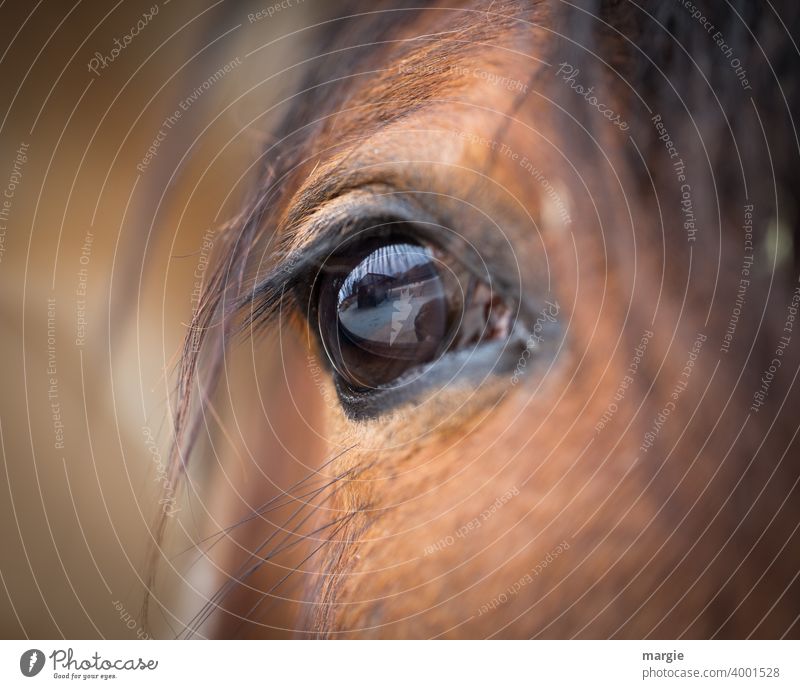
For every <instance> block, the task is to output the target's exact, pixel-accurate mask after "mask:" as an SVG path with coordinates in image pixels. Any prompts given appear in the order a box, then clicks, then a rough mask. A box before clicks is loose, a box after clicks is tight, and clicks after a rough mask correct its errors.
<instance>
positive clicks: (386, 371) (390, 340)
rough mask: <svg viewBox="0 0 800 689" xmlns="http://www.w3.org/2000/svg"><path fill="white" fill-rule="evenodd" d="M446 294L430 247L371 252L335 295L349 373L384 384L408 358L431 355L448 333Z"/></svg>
mask: <svg viewBox="0 0 800 689" xmlns="http://www.w3.org/2000/svg"><path fill="white" fill-rule="evenodd" d="M447 296H448V295H447V293H446V290H445V284H444V281H443V279H442V277H441V276H440V274H439V270H438V269H437V266H436V261H435V259H434V257H433V254H432V253H431V251H430V250H429V249H427V248H426V247H422V246H417V245H414V244H408V243H402V244H390V245H388V246H382V247H379V248H377V249H375V250H374V251H373V252H372V253H370V254H369V255H368V256H367V257H366V258H364V259H363V260H362V261H361V262H360V263H359V264H358V265H357V266H356V267H355V268H354V269H353V270H352V271H351V272H350V274H349V275H348V276H347V277H346V278H345V280H344V282H343V284H342V286H341V288H340V289H339V291H338V295H337V300H336V315H337V318H338V325H339V334H340V343H339V344H340V347H341V351H342V354H343V363H344V365H345V366H346V368H347V370H348V373H349V374H350V376H351V377H352V378H354V379H356V380H358V381H359V382H360V383H361V384H362V385H367V384H369V385H375V384H380V383H384V382H387V381H389V380H392V379H393V378H396V377H397V376H398V375H399V374H400V373H402V370H403V369H405V368H407V367H408V365H409V362H412V363H423V362H427V361H430V360H431V359H433V358H434V357H435V356H436V354H438V353H439V349H440V348H441V347H442V346H443V345H444V343H445V337H446V335H447V330H448V299H447ZM365 374H366V375H365ZM365 379H366V380H365Z"/></svg>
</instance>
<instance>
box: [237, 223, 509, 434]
mask: <svg viewBox="0 0 800 689" xmlns="http://www.w3.org/2000/svg"><path fill="white" fill-rule="evenodd" d="M434 234H435V235H436V238H435V239H434V238H433V235H434ZM358 237H362V238H365V239H369V240H371V241H373V242H379V241H380V240H383V241H384V242H388V241H389V240H390V239H396V238H399V237H405V238H410V239H411V240H412V241H415V242H422V243H423V244H424V245H428V246H432V247H436V248H438V250H440V251H442V252H444V253H445V254H446V255H447V256H449V257H450V258H453V259H454V260H456V261H458V263H459V264H460V265H461V268H462V269H463V270H464V271H466V272H468V273H470V274H471V275H472V276H473V278H474V279H475V280H478V281H479V282H480V281H483V282H485V284H486V285H488V287H489V290H490V292H489V293H490V295H497V296H498V297H499V298H500V299H501V300H504V301H501V302H500V303H501V304H502V305H503V307H504V308H507V309H508V310H509V311H510V314H511V315H510V319H511V323H512V325H513V327H512V330H513V334H514V335H518V334H519V333H518V332H517V329H516V328H517V326H516V321H517V317H518V316H519V314H520V305H519V300H518V299H515V298H513V297H512V296H511V295H512V294H513V292H512V290H511V289H509V287H508V285H504V284H502V283H500V282H499V281H498V280H497V279H496V278H495V276H494V275H492V271H490V269H489V267H488V266H487V265H486V264H485V263H484V262H483V261H482V257H481V256H480V254H479V253H478V252H477V250H476V249H475V248H474V247H471V246H470V245H469V244H468V242H466V240H464V239H463V238H461V239H460V248H461V250H460V251H458V252H457V253H458V254H459V255H458V256H457V257H456V256H455V255H454V254H455V253H456V252H455V251H454V245H455V244H456V241H457V239H456V236H455V235H453V236H448V232H447V230H446V229H445V228H443V227H442V226H440V225H433V223H430V224H427V225H426V224H424V223H414V222H408V221H406V220H404V219H402V218H394V217H385V216H377V217H373V218H371V219H368V220H362V221H361V222H357V223H356V222H353V221H346V222H345V223H342V224H341V225H340V226H338V227H337V226H332V227H329V228H326V230H325V232H324V234H322V235H320V238H319V240H318V241H316V242H314V243H312V244H311V245H309V246H308V247H307V248H306V249H304V250H302V251H301V252H296V253H288V254H285V255H284V256H283V258H282V259H281V260H279V261H278V263H277V264H276V265H275V266H274V268H273V269H272V270H271V271H270V272H269V273H268V274H267V275H266V277H265V278H264V279H262V280H260V281H259V282H258V283H257V284H256V285H255V286H254V288H253V290H252V291H251V293H250V294H249V295H247V297H246V298H245V299H244V300H243V303H242V304H241V305H240V308H243V309H246V315H245V318H244V321H243V325H242V329H243V330H244V329H246V330H249V331H250V332H251V333H253V334H257V333H258V332H259V331H263V330H264V329H265V328H266V327H267V326H268V325H270V324H274V323H275V322H276V321H277V320H278V319H282V320H284V319H286V320H289V319H291V318H292V317H298V316H300V317H303V318H305V320H306V321H307V322H308V323H309V325H310V327H311V332H312V334H313V335H315V339H316V340H317V345H318V346H319V347H320V349H322V350H326V348H325V347H324V333H323V330H322V328H323V326H322V324H318V318H317V315H318V311H317V309H318V303H317V300H318V299H319V288H320V275H321V274H322V272H323V271H324V270H325V266H326V264H327V262H328V261H330V260H331V258H332V257H336V256H337V254H338V255H339V256H341V255H342V254H343V252H342V251H341V248H342V247H343V246H348V247H351V248H352V247H353V246H357V244H356V242H357V238H358ZM442 240H444V241H442ZM494 298H495V297H494V296H492V300H494ZM423 303H424V302H423ZM359 308H360V307H359ZM478 308H480V304H478ZM494 308H495V306H494V301H492V305H491V306H490V311H489V313H490V314H491V309H494ZM464 313H466V312H463V313H462V317H463V315H464ZM417 315H419V311H418V312H417ZM340 323H341V321H338V320H337V326H338V325H339V324H340ZM487 324H488V320H487ZM414 327H416V323H415V326H414ZM417 337H419V336H417ZM502 337H503V338H505V339H504V340H502V341H500V340H499V339H495V338H494V337H492V338H490V339H489V340H487V341H483V340H482V339H481V337H478V339H477V340H476V341H475V342H472V343H469V342H468V343H466V344H463V345H462V346H461V347H460V348H456V349H455V350H453V351H452V352H451V351H450V350H449V349H448V348H443V349H441V350H440V353H439V354H437V355H436V357H435V358H433V359H431V360H430V361H429V363H427V364H424V365H419V366H417V364H414V366H415V367H416V368H414V367H412V370H417V369H419V370H418V378H423V376H422V374H423V373H424V374H425V375H424V380H422V381H420V382H419V385H417V387H414V386H413V385H408V384H407V381H403V385H402V386H400V387H402V388H403V389H402V390H389V389H385V388H384V387H382V386H379V387H377V388H375V387H370V388H369V389H356V388H353V386H352V385H350V384H349V383H347V381H346V379H345V376H343V375H341V371H338V370H337V368H336V365H335V363H334V362H333V361H332V360H330V356H329V352H327V351H325V354H326V355H324V356H322V357H321V358H322V359H323V361H324V363H325V365H326V367H327V368H328V370H329V371H330V372H331V375H332V376H333V380H334V384H335V387H336V389H337V392H338V394H339V399H340V402H341V403H342V407H343V410H344V411H345V414H346V415H347V416H349V417H350V418H352V419H369V418H375V417H376V416H379V415H380V414H381V413H383V412H384V411H386V410H387V409H389V408H391V407H393V406H395V405H397V404H399V403H401V402H403V401H404V400H408V399H410V397H411V396H413V395H419V394H420V390H421V389H422V388H423V387H424V386H425V385H426V384H427V385H428V386H430V385H433V384H437V383H441V384H442V385H446V384H449V383H450V382H452V380H454V379H457V380H462V379H464V380H465V379H466V378H468V377H469V376H468V375H467V374H469V372H470V371H473V370H475V372H476V373H478V375H479V376H480V380H483V379H484V378H485V376H486V375H487V374H488V373H489V372H491V371H494V370H495V369H497V368H498V367H499V368H503V369H504V370H505V369H507V368H508V367H509V362H508V356H507V352H506V349H507V348H508V345H510V343H511V340H512V332H511V330H509V331H508V332H506V333H505V334H504V335H503V336H502ZM517 339H519V338H517ZM500 344H502V348H497V347H494V353H491V352H489V353H488V355H487V352H483V356H482V355H481V354H479V353H478V352H479V351H480V350H486V349H488V348H489V347H490V345H500ZM457 355H462V356H457ZM516 357H517V355H516V354H515V355H514V360H515V361H516ZM501 359H502V360H503V361H502V366H501ZM448 360H451V361H449V364H451V366H450V368H448V366H447V365H446V364H447V363H448ZM431 371H433V373H431ZM397 380H398V381H400V380H401V378H398V379H397ZM412 382H415V381H412Z"/></svg>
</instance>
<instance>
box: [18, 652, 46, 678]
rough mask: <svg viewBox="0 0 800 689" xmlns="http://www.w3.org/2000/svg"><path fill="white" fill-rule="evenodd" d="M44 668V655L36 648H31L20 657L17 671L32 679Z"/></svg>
mask: <svg viewBox="0 0 800 689" xmlns="http://www.w3.org/2000/svg"><path fill="white" fill-rule="evenodd" d="M43 667H44V653H42V652H41V651H40V650H39V649H38V648H32V649H31V650H30V651H25V653H23V654H22V656H20V659H19V669H20V671H21V672H22V674H23V675H25V676H26V677H34V676H35V675H38V674H39V673H40V672H41V671H42V668H43Z"/></svg>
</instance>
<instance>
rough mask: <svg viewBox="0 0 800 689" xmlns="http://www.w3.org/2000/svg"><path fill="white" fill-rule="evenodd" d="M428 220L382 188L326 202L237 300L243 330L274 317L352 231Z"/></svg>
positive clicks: (291, 233)
mask: <svg viewBox="0 0 800 689" xmlns="http://www.w3.org/2000/svg"><path fill="white" fill-rule="evenodd" d="M425 215H427V214H425V213H424V211H422V209H420V208H417V207H416V206H415V205H414V204H412V203H410V202H409V201H408V199H406V198H404V197H402V196H401V195H400V194H398V193H397V192H396V191H394V190H389V189H388V188H387V187H385V186H384V185H381V186H380V188H376V187H372V188H370V187H367V188H362V189H357V190H351V191H349V192H347V193H346V194H343V195H341V196H339V197H336V198H334V199H331V200H330V201H328V202H327V203H325V204H324V205H323V206H322V207H321V208H319V209H317V210H316V211H314V212H313V213H312V214H310V215H309V216H307V217H306V218H305V219H304V220H302V221H300V222H299V223H297V224H296V226H295V229H293V230H289V231H288V232H286V233H284V236H287V237H288V238H287V239H285V240H284V242H283V243H284V244H285V245H286V248H284V249H281V250H278V251H276V252H274V253H273V254H272V256H271V260H269V261H268V263H270V264H271V267H270V268H269V269H268V270H267V273H266V275H264V276H263V277H257V278H256V280H255V282H254V283H253V287H252V289H250V290H249V291H248V293H247V294H246V295H244V297H242V298H241V300H240V301H239V303H238V304H237V307H236V310H237V311H238V312H240V313H242V312H245V310H246V309H247V308H248V307H249V313H246V315H245V319H244V323H243V326H242V327H243V328H246V327H248V326H252V325H255V324H256V323H257V322H258V321H261V320H262V319H269V318H271V317H272V316H273V315H275V314H274V313H273V311H274V310H275V308H276V307H277V306H278V305H279V304H280V302H281V301H282V300H283V296H284V295H285V294H287V293H290V292H291V291H292V290H293V289H294V288H295V287H296V286H297V285H298V283H299V282H300V281H301V280H302V278H303V277H304V276H305V275H306V274H307V273H308V272H309V270H310V269H312V268H313V266H314V265H315V263H316V264H317V265H321V261H323V260H324V259H325V258H326V257H327V256H328V255H329V254H330V253H331V251H332V250H333V249H335V247H336V246H337V245H338V244H339V243H341V242H342V240H344V239H347V238H348V236H349V235H350V234H351V231H352V228H358V227H360V226H363V224H364V223H368V222H369V220H370V219H372V220H375V221H377V220H378V219H380V218H393V219H394V220H396V221H400V222H407V223H409V224H413V223H415V222H420V221H421V217H422V216H425Z"/></svg>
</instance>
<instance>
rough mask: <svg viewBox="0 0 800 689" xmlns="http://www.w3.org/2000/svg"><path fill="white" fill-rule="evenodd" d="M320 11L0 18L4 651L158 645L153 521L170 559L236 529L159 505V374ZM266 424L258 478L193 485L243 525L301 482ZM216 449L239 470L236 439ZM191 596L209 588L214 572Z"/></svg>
mask: <svg viewBox="0 0 800 689" xmlns="http://www.w3.org/2000/svg"><path fill="white" fill-rule="evenodd" d="M321 13H322V10H321V5H320V3H319V2H314V1H312V0H305V1H303V0H282V1H281V2H277V3H274V4H272V3H264V2H262V3H260V4H259V3H255V2H244V1H233V0H225V1H224V2H221V1H216V2H212V1H208V0H205V1H201V2H191V3H190V2H183V1H182V0H148V1H145V2H137V1H135V0H134V1H130V0H125V1H120V2H117V3H116V4H114V3H113V2H100V1H89V2H86V1H84V2H75V3H62V2H56V1H55V0H44V1H42V2H37V3H29V2H24V1H22V0H16V1H13V0H12V1H11V2H5V3H3V4H2V5H1V6H0V34H2V40H0V46H2V51H3V52H2V57H1V58H0V83H2V84H3V89H4V95H5V97H4V98H3V99H2V102H3V106H2V111H3V112H2V119H1V120H0V132H2V133H1V134H0V136H1V137H2V138H1V141H0V147H1V148H2V157H0V160H1V161H2V165H0V187H1V188H2V189H1V190H0V194H2V199H0V287H1V289H0V318H1V319H2V330H0V349H1V350H2V361H3V374H2V395H1V396H0V450H1V451H2V458H3V469H2V472H0V476H2V478H0V482H2V484H3V486H2V489H0V529H2V534H1V535H0V538H2V544H3V554H2V561H1V563H0V582H1V583H2V586H0V634H2V636H3V637H5V638H14V637H34V638H37V637H38V638H60V637H67V638H79V637H80V638H83V637H86V638H97V637H109V638H136V637H137V636H138V637H140V638H143V637H145V636H147V635H149V634H151V633H154V634H158V635H166V636H170V635H172V634H173V633H174V632H176V631H177V629H176V626H177V627H178V628H179V623H178V621H177V619H176V618H173V619H169V615H166V616H164V615H162V618H163V619H162V623H163V624H162V625H161V627H160V628H159V623H158V622H155V623H154V627H155V631H153V629H150V628H149V627H147V625H146V624H145V623H144V620H143V619H142V617H141V613H140V610H141V604H142V593H143V590H144V585H145V581H146V576H147V572H146V563H147V552H148V551H147V549H148V546H149V543H150V542H151V540H152V539H151V538H150V529H151V528H152V525H153V520H154V517H155V516H156V515H157V514H158V512H159V510H164V511H165V512H166V513H167V515H168V517H174V518H175V519H177V520H178V523H179V524H180V528H178V529H173V531H175V532H177V535H176V536H175V539H176V542H175V543H173V544H172V550H171V552H180V549H181V541H183V542H185V543H186V544H188V543H190V542H192V540H194V539H197V538H199V537H201V536H202V535H203V534H206V533H209V532H212V531H214V529H213V528H211V527H210V526H209V525H210V524H211V525H213V524H217V525H220V524H223V525H224V524H225V523H226V521H227V520H230V519H232V518H235V517H236V515H237V514H240V513H241V510H240V507H241V505H236V504H234V503H231V501H230V500H228V501H221V500H216V501H215V496H213V495H201V494H196V495H195V496H194V497H195V498H197V499H196V501H195V504H196V505H202V510H200V511H199V512H198V511H196V508H195V511H194V512H193V511H192V501H187V499H186V490H184V489H181V488H175V490H174V491H172V493H174V495H172V496H170V490H167V496H168V499H167V500H166V501H165V500H164V498H163V494H162V489H164V488H165V487H166V488H168V489H171V488H172V487H171V486H165V481H167V480H168V479H166V478H165V467H166V462H167V459H168V453H169V427H170V412H169V399H170V395H171V394H173V388H174V370H175V369H174V367H175V364H176V361H177V354H178V352H179V350H180V347H181V344H182V340H183V337H184V335H185V332H186V324H187V323H188V322H189V320H190V319H191V316H192V310H193V308H196V305H197V294H198V290H199V286H200V283H201V282H202V280H203V278H204V275H205V270H206V266H207V263H208V261H209V260H210V259H211V256H212V254H213V250H214V246H215V241H216V237H217V230H216V228H218V226H219V225H220V223H221V222H222V221H224V220H226V219H227V218H229V217H231V216H232V215H234V214H235V213H236V212H237V211H238V210H239V208H240V204H241V202H242V199H243V198H244V196H245V195H246V194H247V191H248V184H249V183H250V182H251V180H252V175H253V171H254V169H255V168H254V167H253V166H254V165H257V164H258V160H259V156H260V153H261V152H262V151H263V147H264V144H265V143H266V142H267V141H268V138H267V134H266V132H268V131H269V126H270V123H271V121H272V120H273V118H274V117H276V116H277V115H278V114H279V113H280V110H281V109H282V107H283V106H282V101H283V100H284V99H286V98H287V97H289V96H290V95H291V94H292V92H293V91H292V89H293V88H294V87H295V86H296V81H297V78H298V77H299V74H297V73H296V72H298V69H297V68H295V67H293V65H295V64H296V63H297V62H298V60H300V59H301V56H300V50H301V49H302V47H303V45H304V43H305V42H307V41H309V40H312V38H313V35H312V33H311V32H310V31H309V30H308V29H307V28H306V27H309V26H311V25H313V24H314V23H315V22H317V21H319V17H320V15H321ZM246 358H247V359H249V357H246ZM245 364H246V365H245V366H243V367H242V369H243V370H242V372H241V381H240V382H241V384H242V385H245V386H246V385H248V384H249V385H251V386H252V385H253V383H254V381H253V380H252V366H253V361H252V360H248V361H246V362H245ZM259 365H260V364H257V367H258V366H259ZM269 365H270V363H269V361H265V362H264V366H265V367H268V366H269ZM248 370H249V371H250V373H249V375H248V373H247V371H248ZM232 375H234V376H235V375H236V371H235V367H234V369H233V373H232ZM309 385H313V382H310V383H309ZM300 392H302V390H301V391H300ZM269 399H270V395H266V396H265V402H264V403H265V404H269ZM215 413H216V414H217V415H218V417H219V418H218V419H216V420H219V419H222V418H225V417H226V416H228V415H230V409H226V408H225V406H224V405H222V406H221V407H220V408H217V409H215ZM239 413H240V414H244V415H247V414H259V415H260V414H262V413H263V412H262V410H261V409H252V410H248V409H244V410H240V412H239ZM287 414H291V411H286V410H280V409H275V410H271V411H270V414H269V416H270V418H276V419H279V420H280V418H281V415H283V417H284V418H285V417H286V415H287ZM289 421H290V420H287V427H288V424H289ZM212 422H213V421H212ZM280 425H281V424H276V426H277V427H278V428H277V429H272V430H271V432H272V434H273V435H272V436H270V439H269V440H267V441H266V442H268V443H272V445H274V448H275V452H274V453H273V454H272V455H271V456H272V458H273V460H274V466H273V468H274V470H273V471H272V472H271V473H270V476H269V478H266V476H262V477H260V478H259V479H258V480H254V479H253V477H252V475H251V474H252V472H248V471H246V470H245V469H243V468H242V467H241V466H240V467H239V469H237V465H236V462H235V461H234V462H232V463H229V464H228V465H226V466H225V467H221V466H220V465H214V464H210V465H208V466H199V467H195V470H196V471H197V472H199V473H200V474H202V473H203V472H213V471H225V472H226V480H227V482H228V484H229V485H230V486H232V487H233V489H234V490H235V491H237V494H238V495H239V496H240V498H241V500H242V501H243V504H244V505H246V504H248V503H250V502H251V500H252V499H255V498H254V497H253V496H254V495H258V496H259V498H258V499H259V500H260V499H262V498H263V497H264V496H265V495H266V496H267V497H268V496H269V494H270V491H272V492H274V491H275V490H277V488H276V485H277V484H278V483H280V482H286V483H288V482H290V481H292V480H293V479H294V475H295V474H296V473H297V472H296V471H293V469H292V467H288V468H287V469H286V471H285V472H284V473H281V469H280V467H281V466H282V465H281V462H280V453H285V452H291V443H292V442H293V440H292V434H291V433H288V434H287V437H286V438H279V437H278V435H279V434H280V429H279V427H280ZM245 435H246V434H245ZM225 442H226V443H228V446H227V448H225V451H226V452H227V453H228V455H230V456H232V457H237V456H238V457H239V458H240V459H241V457H243V456H244V455H245V454H246V451H247V447H246V446H247V438H246V437H237V438H235V439H234V438H227V439H226V441H225ZM261 442H262V443H263V442H265V441H263V440H262V441H261ZM201 483H202V481H198V485H200V484H201ZM191 490H194V489H193V488H192V489H191ZM197 490H198V491H199V490H200V489H199V488H198V489H197ZM193 576H194V577H195V579H194V582H195V583H196V584H197V591H203V590H205V591H208V590H209V589H213V588H214V581H215V578H216V574H215V573H214V572H213V571H212V572H209V571H208V570H207V568H206V570H200V571H197V572H196V573H195V574H194V575H193ZM167 578H168V577H167ZM165 590H169V584H168V583H167V584H165ZM198 595H199V594H198ZM186 606H187V607H186V609H187V610H188V609H191V608H192V606H193V604H192V602H191V601H187V602H186ZM194 607H195V608H196V605H195V606H194Z"/></svg>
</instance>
